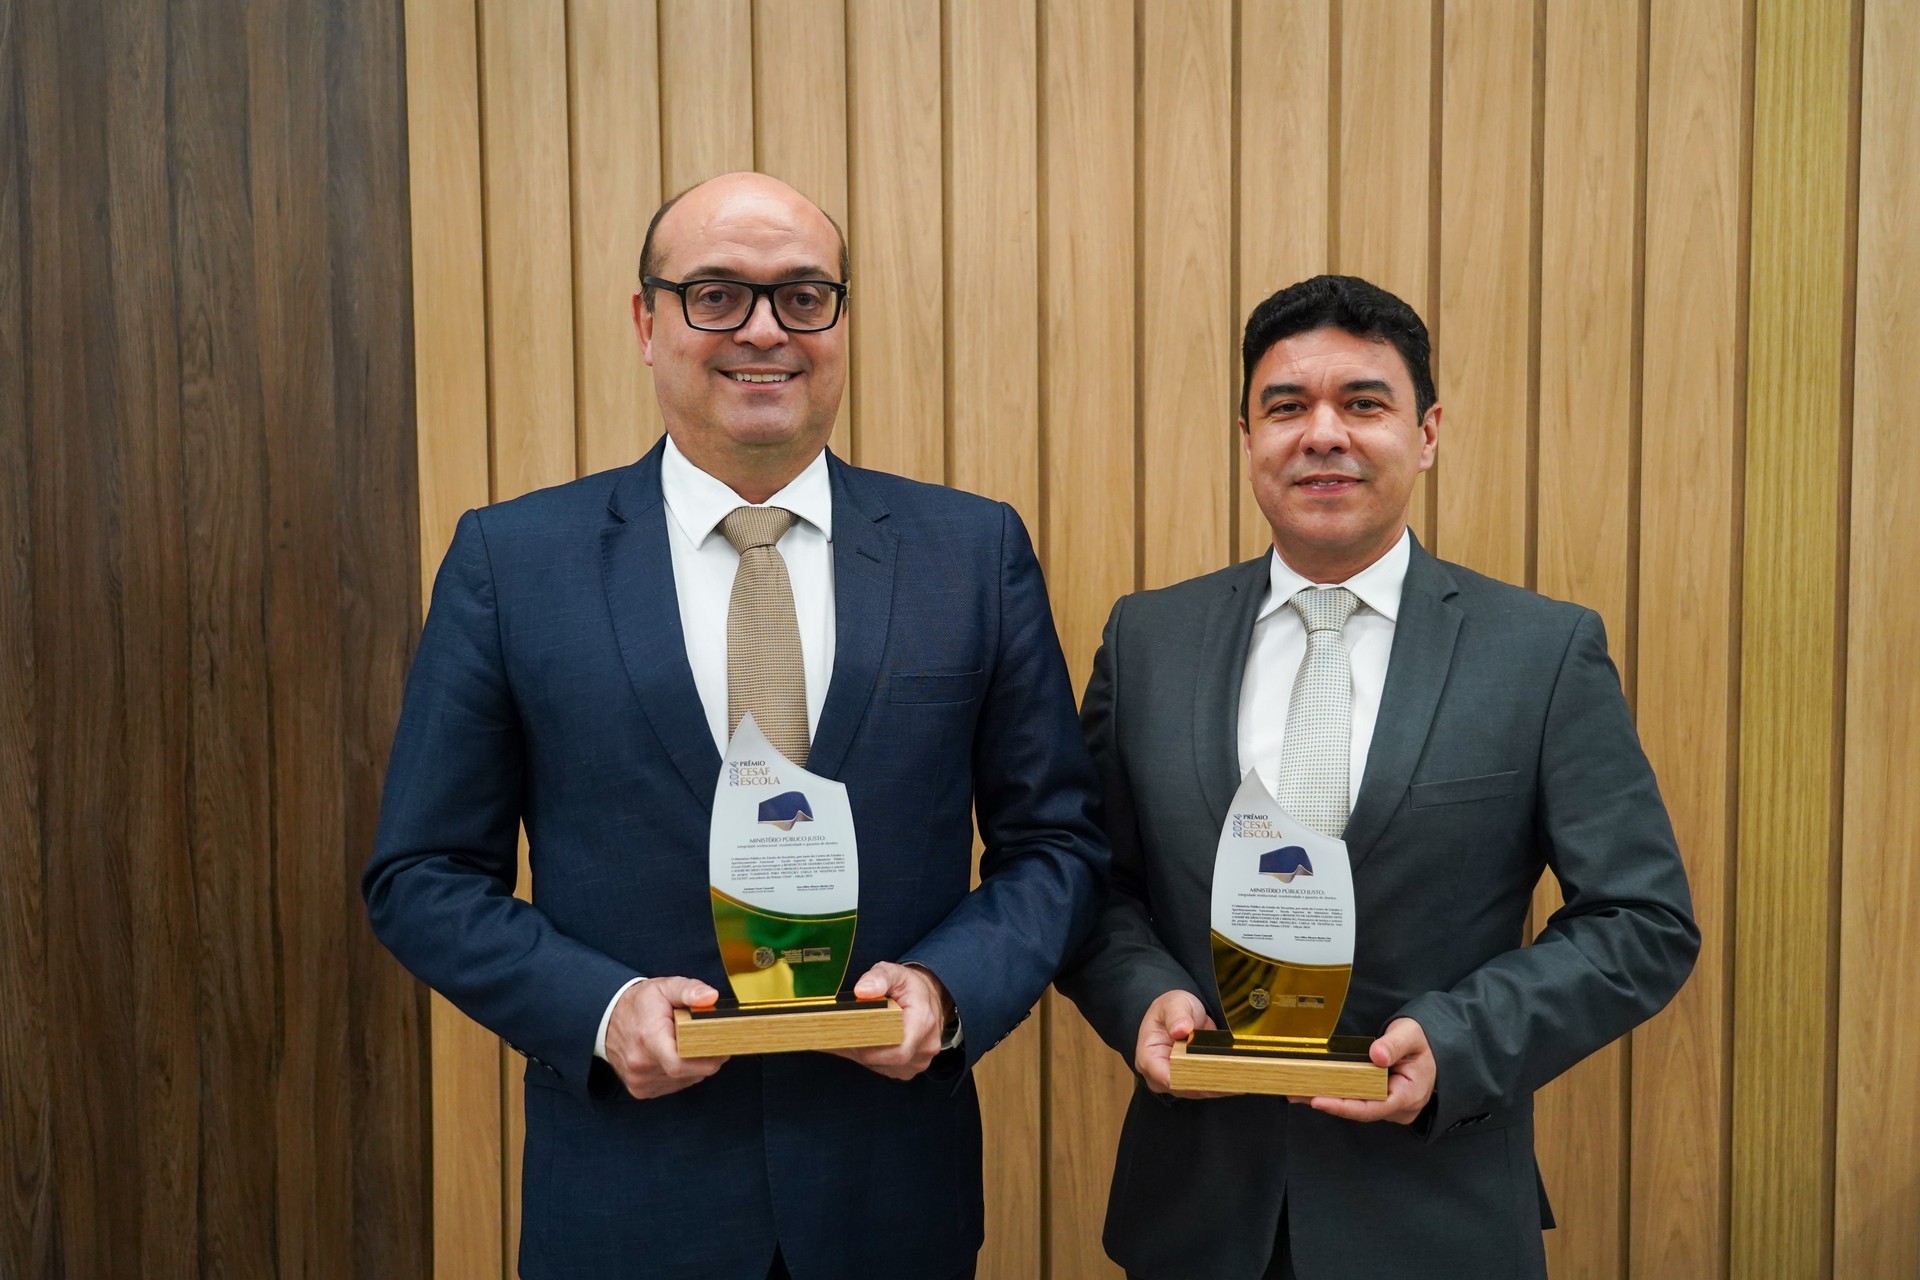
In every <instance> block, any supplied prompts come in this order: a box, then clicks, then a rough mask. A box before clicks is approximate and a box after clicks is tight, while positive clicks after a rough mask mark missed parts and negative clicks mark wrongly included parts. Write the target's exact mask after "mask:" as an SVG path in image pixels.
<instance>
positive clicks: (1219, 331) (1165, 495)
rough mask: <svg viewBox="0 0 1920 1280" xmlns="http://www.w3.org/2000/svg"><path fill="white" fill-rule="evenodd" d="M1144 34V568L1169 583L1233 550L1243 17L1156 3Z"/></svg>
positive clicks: (1140, 333) (1145, 580) (1151, 583)
mask: <svg viewBox="0 0 1920 1280" xmlns="http://www.w3.org/2000/svg"><path fill="white" fill-rule="evenodd" d="M1139 31H1140V73H1139V74H1140V89H1139V93H1140V105H1139V108H1138V110H1139V113H1140V116H1139V119H1140V124H1139V129H1140V177H1139V188H1138V189H1139V192H1140V197H1139V200H1140V205H1139V219H1140V228H1139V232H1138V235H1139V245H1140V261H1139V266H1138V270H1139V272H1140V305H1139V315H1140V327H1139V329H1138V330H1137V332H1136V339H1135V340H1136V344H1137V350H1138V351H1139V353H1140V355H1141V359H1140V361H1139V366H1138V367H1139V375H1138V377H1139V392H1138V394H1139V397H1140V442H1141V443H1140V448H1141V451H1142V455H1143V456H1144V457H1146V458H1148V459H1151V465H1150V466H1147V467H1146V468H1144V469H1143V470H1142V472H1141V475H1140V507H1139V509H1140V518H1141V520H1142V521H1143V523H1144V526H1145V529H1144V530H1142V531H1141V532H1142V533H1145V532H1146V531H1147V530H1150V531H1151V533H1150V534H1149V535H1148V536H1146V537H1144V538H1143V539H1142V541H1143V546H1142V548H1141V557H1140V564H1141V574H1142V581H1141V585H1142V586H1147V587H1158V586H1164V585H1166V584H1167V583H1170V582H1178V581H1180V580H1181V579H1183V578H1191V577H1193V576H1194V575H1195V574H1200V573H1208V572H1211V571H1212V570H1214V569H1217V568H1219V567H1220V566H1221V565H1222V564H1225V563H1226V562H1227V560H1228V558H1229V557H1230V556H1231V555H1232V551H1233V536H1232V526H1231V521H1230V517H1231V513H1232V504H1233V477H1234V462H1233V459H1234V456H1235V454H1236V452H1237V451H1238V450H1239V448H1240V445H1239V441H1238V439H1237V434H1236V432H1235V430H1234V427H1233V423H1234V419H1235V416H1236V409H1235V403H1236V399H1237V397H1236V396H1235V394H1234V389H1235V388H1236V387H1237V386H1238V385H1239V384H1238V382H1237V380H1236V379H1235V377H1234V372H1235V362H1234V359H1233V350H1234V335H1235V334H1236V333H1237V332H1238V329H1239V325H1238V320H1239V317H1238V316H1237V315H1236V314H1235V311H1236V308H1235V306H1234V297H1235V288H1234V281H1235V269H1236V266H1237V264H1236V263H1235V261H1234V253H1233V230H1234V217H1233V214H1234V195H1233V98H1232V86H1233V36H1234V32H1233V22H1232V11H1231V10H1230V9H1227V8H1224V7H1221V6H1217V5H1194V6H1188V7H1183V8H1175V7H1172V6H1161V5H1148V6H1145V7H1144V8H1143V9H1142V10H1141V11H1140V26H1139ZM1148 353H1151V358H1147V357H1148Z"/></svg>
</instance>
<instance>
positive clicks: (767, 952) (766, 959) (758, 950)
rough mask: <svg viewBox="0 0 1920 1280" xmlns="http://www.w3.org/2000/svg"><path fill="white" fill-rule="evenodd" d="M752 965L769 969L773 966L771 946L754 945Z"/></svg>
mask: <svg viewBox="0 0 1920 1280" xmlns="http://www.w3.org/2000/svg"><path fill="white" fill-rule="evenodd" d="M753 967H754V968H756V969H771V968H772V967H773V948H772V947H755V948H754V949H753Z"/></svg>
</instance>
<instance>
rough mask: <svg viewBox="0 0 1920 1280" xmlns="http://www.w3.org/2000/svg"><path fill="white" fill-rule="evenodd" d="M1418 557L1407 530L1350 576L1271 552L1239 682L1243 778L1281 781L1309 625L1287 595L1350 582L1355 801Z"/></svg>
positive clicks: (1347, 633) (1350, 785)
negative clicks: (1314, 574)
mask: <svg viewBox="0 0 1920 1280" xmlns="http://www.w3.org/2000/svg"><path fill="white" fill-rule="evenodd" d="M1412 559H1413V547H1412V542H1411V540H1410V538H1409V535H1408V534H1406V533H1404V532H1403V533H1401V535H1400V541H1398V542H1396V543H1394V544H1393V547H1392V548H1391V549H1390V550H1389V551H1388V552H1387V553H1386V554H1385V555H1383V556H1381V557H1380V558H1379V559H1378V560H1375V561H1374V562H1373V563H1372V564H1370V565H1368V566H1367V567H1366V568H1364V569H1362V570H1361V571H1360V572H1359V573H1356V574H1354V575H1353V576H1352V577H1351V578H1349V579H1347V580H1346V581H1345V582H1332V583H1319V582H1309V581H1308V580H1307V579H1305V578H1303V577H1301V576H1300V575H1299V574H1297V573H1295V572H1294V571H1293V570H1292V569H1290V568H1288V567H1287V563H1286V561H1284V560H1282V559H1281V558H1280V553H1279V552H1278V551H1274V552H1272V553H1271V560H1270V564H1269V567H1268V577H1267V596H1266V599H1265V600H1264V601H1263V602H1262V603H1261V605H1260V612H1259V613H1258V614H1257V615H1256V616H1255V620H1254V624H1253V639H1252V641H1251V643H1250V644H1249V645H1248V648H1247V673H1246V676H1245V678H1244V679H1242V680H1241V682H1240V727H1239V735H1238V736H1239V748H1240V776H1242V777H1245V776H1246V772H1247V770H1248V769H1257V770H1259V771H1260V781H1261V782H1262V783H1264V784H1265V785H1266V788H1267V790H1268V791H1269V792H1272V791H1273V789H1274V788H1275V787H1276V786H1278V785H1279V782H1280V744H1281V743H1283V742H1284V741H1286V736H1287V711H1288V706H1289V704H1290V703H1291V702H1292V701H1293V681H1294V677H1295V676H1296V675H1298V674H1299V671H1300V663H1301V661H1302V660H1303V659H1304V658H1305V657H1306V655H1307V627H1306V624H1305V623H1304V622H1302V621H1300V615H1299V614H1297V613H1295V612H1294V611H1293V610H1292V609H1289V608H1287V601H1288V600H1290V599H1292V598H1293V596H1294V593H1295V592H1298V591H1300V590H1302V589H1304V588H1306V587H1345V588H1346V589H1347V590H1349V591H1351V592H1353V594H1354V595H1356V596H1358V597H1359V598H1360V607H1359V608H1358V609H1355V610H1354V611H1353V616H1352V617H1350V618H1348V619H1347V625H1346V628H1345V630H1344V631H1342V632H1341V638H1342V639H1343V640H1345V641H1346V645H1347V653H1348V655H1349V657H1350V659H1351V662H1352V666H1353V744H1352V755H1351V757H1350V763H1349V764H1348V766H1347V804H1348V805H1349V807H1351V805H1352V804H1353V801H1354V799H1355V798H1356V797H1357V796H1358V795H1359V794H1360V779H1361V778H1362V777H1363V776H1364V775H1365V773H1366V770H1367V751H1368V749H1369V748H1370V747H1371V746H1372V745H1373V726H1374V722H1375V720H1377V719H1378V718H1379V715H1380V693H1381V690H1382V689H1384V688H1385V687H1386V683H1387V659H1388V657H1389V656H1390V655H1391V654H1392V652H1393V628H1394V623H1395V621H1396V620H1397V619H1398V618H1399V616H1400V593H1401V590H1402V588H1404V587H1405V586H1406V583H1407V565H1408V563H1409V562H1410V561H1411V560H1412Z"/></svg>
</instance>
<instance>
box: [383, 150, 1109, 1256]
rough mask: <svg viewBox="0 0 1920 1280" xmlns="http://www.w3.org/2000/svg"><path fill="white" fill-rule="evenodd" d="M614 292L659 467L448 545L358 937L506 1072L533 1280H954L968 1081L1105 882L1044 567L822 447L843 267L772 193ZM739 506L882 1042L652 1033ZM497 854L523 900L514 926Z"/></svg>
mask: <svg viewBox="0 0 1920 1280" xmlns="http://www.w3.org/2000/svg"><path fill="white" fill-rule="evenodd" d="M641 274H642V278H643V285H642V288H641V290H640V292H639V293H636V294H635V296H634V323H635V327H636V329H637V331H638V334H639V339H640V347H641V352H642V355H643V358H644V359H646V361H647V362H648V363H649V364H650V365H651V366H652V367H653V370H654V381H655V387H656V391H657V394H658V397H659V401H660V407H661V412H662V416H663V417H664V419H665V422H666V427H667V438H666V439H665V440H664V441H662V443H661V444H660V445H658V446H656V447H655V448H654V449H653V450H652V451H650V452H649V453H648V454H647V455H646V456H645V457H643V458H642V459H640V461H638V462H636V463H635V464H633V465H632V466H629V467H626V468H624V469H621V470H617V471H611V472H607V473H604V474H601V475H595V476H588V477H586V478H584V479H581V480H577V481H575V482H573V483H571V484H565V485H560V486H558V487H556V488H552V489H547V490H543V491H540V492H537V493H532V494H528V495H527V496H525V497H522V498H518V499H515V500H514V501H511V502H505V503H501V504H499V505H498V506H493V507H489V508H487V509H485V510H481V511H470V512H468V513H467V514H466V515H465V516H463V517H462V518H461V521H460V525H459V528H458V530H457V532H456V533H455V535H454V540H453V545H452V547H451V548H450V549H449V551H448V552H447V556H446V560H445V562H444V563H443V564H442V566H441V569H440V574H439V577H438V580H437V581H436V583H435V586H434V593H433V602H432V606H431V609H430V611H429V613H428V616H427V621H426V626H425V629H424V630H423V632H422V634H421V638H420V650H419V654H418V656H417V657H416V659H415V661H414V667H413V673H412V676H411V677H410V679H409V682H408V686H407V696H406V704H405V709H404V711H403V713H402V715H401V720H400V726H399V730H398V733H397V734H396V737H395V740H394V747H393V756H392V761H391V764H390V766H389V772H388V778H387V789H386V795H385V801H384V805H383V809H382V815H381V826H380V833H379V841H378V847H377V848H376V850H375V852H374V855H373V859H372V861H371V863H370V864H369V865H368V867H367V870H366V874H365V877H364V882H363V887H364V890H365V893H366V898H367V905H368V911H369V913H370V915H371V918H372V921H373V925H374V928H375V930H376V931H377V932H378V934H379V936H380V938H381V940H382V941H383V942H384V943H386V945H387V946H388V947H389V948H391V949H392V950H393V952H394V954H395V955H396V956H398V957H399V958H400V959H401V961H402V962H403V963H405V964H406V966H407V967H408V968H409V969H411V970H412V971H413V972H414V973H415V974H417V975H418V976H419V977H421V978H422V979H423V980H425V981H426V982H427V983H429V984H430V985H431V986H433V987H434V988H435V989H436V990H438V991H440V992H442V993H443V994H444V995H446V996H447V998H448V999H450V1000H452V1001H453V1003H454V1004H456V1005H457V1006H459V1007H460V1008H461V1009H462V1010H464V1011H465V1012H466V1013H467V1014H469V1015H470V1016H472V1017H473V1018H474V1019H475V1020H477V1021H478V1022H480V1023H481V1024H482V1025H484V1026H486V1027H488V1028H490V1029H492V1030H494V1031H496V1032H498V1033H499V1034H500V1035H501V1036H502V1037H503V1038H504V1039H506V1040H507V1041H508V1042H509V1043H510V1044H512V1045H514V1046H516V1047H517V1048H518V1049H519V1050H520V1051H521V1052H522V1053H524V1054H526V1055H527V1057H528V1058H529V1063H528V1067H527V1071H526V1082H527V1085H528V1088H527V1090H526V1108H527V1113H526V1115H527V1119H526V1149H525V1159H524V1171H523V1178H524V1181H523V1195H522V1212H523V1225H522V1237H521V1254H520V1267H521V1272H522V1274H523V1275H525V1276H527V1277H529V1278H530V1280H553V1278H558V1277H575V1276H578V1277H593V1278H594V1280H606V1278H607V1277H613V1276H620V1277H635V1276H642V1277H648V1276H662V1277H665V1276H672V1277H714V1278H715V1280H760V1278H761V1277H767V1276H773V1277H780V1276H788V1275H791V1276H793V1277H797V1278H798V1280H816V1278H817V1280H829V1278H832V1277H847V1276H861V1277H872V1278H884V1277H895V1276H897V1277H902V1278H903V1280H905V1278H907V1277H912V1278H913V1280H941V1278H943V1277H953V1276H970V1275H972V1274H973V1269H974V1257H975V1254H976V1252H977V1250H978V1248H979V1245H980V1241H981V1229H982V1217H983V1211H982V1196H981V1185H980V1120H979V1108H978V1104H977V1101H976V1098H975V1093H974V1088H973V1083H972V1079H971V1075H970V1068H971V1066H972V1064H973V1063H974V1062H975V1061H977V1060H978V1058H979V1057H980V1055H981V1054H983V1053H985V1052H986V1051H987V1050H988V1049H989V1048H991V1047H992V1046H993V1045H995V1044H996V1043H998V1042H999V1041H1000V1040H1001V1039H1002V1038H1003V1037H1005V1036H1006V1035H1007V1033H1008V1032H1009V1031H1011V1030H1012V1029H1013V1028H1014V1026H1015V1025H1017V1024H1018V1023H1019V1022H1020V1021H1021V1020H1022V1019H1023V1018H1024V1017H1025V1016H1026V1014H1027V1011H1028V1010H1029V1009H1030V1008H1031V1006H1032V1005H1033V1003H1034V1001H1035V1000H1036V999H1037V998H1038V996H1039V995H1040V993H1041V991H1042V990H1043V989H1044V987H1045V986H1046V984H1047V982H1048V980H1049V979H1051V978H1052V976H1053V974H1054V971H1055V970H1056V968H1057V967H1058V966H1059V964H1060V962H1061V960H1062V959H1063V957H1064V956H1065V955H1067V954H1068V953H1069V952H1070V951H1071V950H1072V949H1073V947H1074V946H1075V945H1076V944H1077V943H1078V941H1079V939H1080V938H1081V937H1082V935H1083V934H1084V933H1085V932H1086V930H1087V929H1088V928H1089V927H1090V925H1091V923H1092V920H1093V917H1094V913H1095V910H1096V904H1097V901H1098V899H1099V897H1100V894H1101V891H1102V882H1103V880H1104V876H1105V870H1106V857H1107V855H1106V849H1105V846H1104V844H1103V842H1102V838H1101V837H1100V835H1099V833H1098V830H1097V828H1096V826H1095V825H1094V819H1093V808H1094V798H1093V797H1094V781H1093V772H1092V767H1091V765H1090V763H1089V760H1088V757H1087V754H1086V751H1085V748H1084V746H1083V745H1082V739H1081V736H1080V732H1079V727H1078V723H1077V720H1076V716H1075V712H1074V706H1073V697H1072V692H1071V690H1070V688H1069V686H1068V682H1067V673H1066V667H1065V664H1064V662H1063V661H1062V659H1061V655H1060V647H1059V642H1058V640H1057V638H1056V637H1055V634H1054V629H1053V622H1052V618H1051V615H1050V614H1049V612H1048V607H1047V597H1046V591H1045V587H1044V584H1043V583H1042V581H1041V576H1040V570H1039V566H1038V564H1037V563H1036V562H1035V559H1034V555H1033V550H1032V547H1031V544H1030V543H1029V541H1028V539H1027V534H1026V531H1025V529H1024V528H1023V527H1022V526H1021V523H1020V520H1019V517H1018V516H1016V515H1015V513H1014V512H1013V510H1012V509H1011V508H1009V507H1007V506H1006V505H1004V504H1001V503H995V502H989V501H986V500H984V499H981V498H978V497H974V496H971V495H968V494H963V493H957V492H954V491H952V490H949V489H944V488H940V487H937V486H932V485H924V484H917V483H914V482H911V481H908V480H904V479H901V478H898V477H895V476H889V475H883V474H880V473H877V472H871V471H863V470H859V469H857V468H854V467H850V466H847V465H846V464H845V463H843V462H841V461H840V460H839V459H837V458H834V457H832V456H831V455H829V454H828V453H827V452H826V450H825V445H826V441H827V438H828V435H829V433H830V432H831V430H832V427H833V421H834V414H835V411H836V409H837V408H838V406H839V403H840V395H841V390H842V385H843V382H844V374H845V368H846V342H847V339H846V324H845V323H844V322H843V320H842V308H843V305H844V301H845V277H846V251H845V246H844V241H843V240H842V239H841V237H840V234H839V231H838V229H837V228H836V227H835V226H834V225H833V223H832V221H831V220H830V219H829V218H827V216H826V215H825V214H824V213H822V212H821V211H820V210H819V209H818V208H816V207H815V206H814V205H813V204H812V203H811V202H809V201H808V200H806V199H805V198H804V197H802V196H801V195H800V194H799V193H798V192H795V191H794V190H792V189H791V188H790V187H787V186H786V185H785V184H783V183H780V182H776V181H774V180H773V179H770V178H767V177H764V176H761V175H758V174H731V175H727V176H725V177H721V178H716V179H714V180H712V181H709V182H707V183H704V184H701V185H700V186H698V187H695V188H693V189H692V190H690V191H688V192H686V193H683V195H682V196H680V197H678V198H676V199H675V200H672V201H669V202H668V203H667V204H666V205H665V206H663V207H662V208H661V210H660V212H659V213H658V214H656V215H655V217H654V221H653V224H652V225H651V226H650V227H649V228H648V232H647V240H646V247H645V248H644V250H643V252H642V255H641ZM741 507H777V508H781V510H782V514H780V515H779V516H778V519H779V521H780V522H781V527H784V526H785V522H786V521H787V520H788V519H791V527H790V528H786V529H785V532H784V533H782V534H781V535H779V537H778V541H777V542H776V543H775V549H776V551H777V553H778V558H779V559H780V562H781V564H782V565H783V566H784V569H785V571H786V572H787V573H788V574H789V576H790V580H791V595H792V608H793V615H794V623H793V625H794V626H796V627H797V630H798V633H799V649H800V651H801V658H802V660H803V665H804V668H805V686H806V687H805V720H806V725H805V730H806V734H807V736H808V737H809V738H810V742H809V743H808V746H807V751H806V759H805V764H806V767H807V768H808V769H809V770H810V771H812V772H814V773H817V774H821V775H823V776H826V777H830V778H834V779H837V780H839V781H840V782H842V783H844V784H845V785H846V787H847V789H848V796H849V800H850V802H851V805H852V810H853V814H854V820H855V825H856V828H857V833H858V839H859V852H860V923H859V931H858V934H857V937H856V940H855V943H854V954H853V959H852V968H851V969H850V972H854V973H861V974H862V976H861V978H860V979H859V981H858V983H857V985H856V990H857V992H858V993H859V994H861V995H862V996H869V997H873V996H880V995H883V994H884V995H890V996H892V997H893V998H894V999H895V1000H897V1001H898V1002H899V1003H900V1005H901V1006H902V1007H903V1009H904V1010H905V1023H906V1037H905V1041H904V1043H903V1044H901V1045H900V1046H898V1047H897V1048H888V1049H867V1050H849V1051H845V1052H843V1053H841V1054H838V1055H829V1054H823V1053H797V1054H785V1055H774V1056H767V1057H757V1058H737V1059H731V1060H728V1059H688V1058H683V1057H681V1056H680V1055H679V1054H678V1052H677V1050H676V1045H675V1037H674V1031H673V1010H674V1009H675V1008H676V1007H682V1006H695V1007H697V1006H701V1005H705V1004H708V1003H711V1002H712V1001H713V1000H714V999H715V998H716V996H717V995H718V994H719V993H720V992H721V991H723V990H725V986H724V973H723V970H722V968H721V963H720V955H719V950H718V947H717V944H716V942H715V936H714V928H713V921H712V919H711V915H710V912H709V907H708V901H709V899H708V887H707V886H708V876H707V843H708V830H707V828H708V817H709V812H710V807H711V803H712V798H713V795H714V790H715V786H716V783H717V780H718V776H719V769H720V760H721V751H722V749H723V747H724V744H725V741H726V739H727V737H728V734H729V729H730V724H731V722H730V720H729V716H728V699H729V693H728V653H727V616H728V603H729V592H730V590H731V587H732V583H733V579H734V576H735V570H736V569H737V568H738V566H739V564H740V559H741V557H740V553H738V552H736V551H735V550H734V548H733V544H732V542H731V541H730V540H729V539H730V537H731V536H732V535H731V534H730V533H729V534H727V536H723V528H722V526H723V525H725V524H727V517H728V515H729V513H730V512H733V511H735V510H736V509H738V508H741ZM788 512H790V513H791V516H790V517H789V516H788V515H786V514H784V513H788ZM970 817H977V819H978V823H979V832H980V838H981V841H982V842H983V845H984V849H985V852H984V853H983V855H982V858H981V864H980V871H981V882H980V886H979V887H978V888H976V889H971V890H970V887H969V886H970V868H971V855H972V841H973V830H972V824H971V822H970V821H969V819H970ZM523 823H524V825H525V828H526V833H527V840H528V847H529V856H530V860H531V863H532V867H533V881H534V895H535V896H534V901H533V902H531V903H527V902H523V901H519V900H517V899H516V898H515V897H514V896H513V888H514V881H515V873H516V837H517V829H518V827H519V826H520V825H521V824H523Z"/></svg>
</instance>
